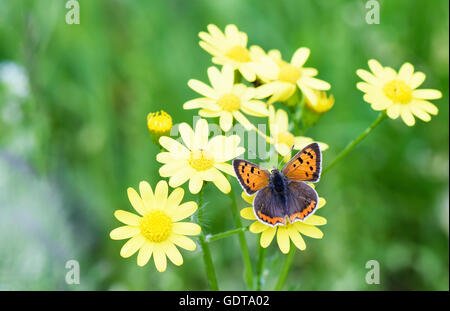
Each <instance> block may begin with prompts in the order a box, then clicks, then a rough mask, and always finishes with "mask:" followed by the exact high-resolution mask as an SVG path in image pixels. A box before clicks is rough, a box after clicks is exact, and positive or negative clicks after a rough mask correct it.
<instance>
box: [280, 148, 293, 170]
mask: <svg viewBox="0 0 450 311" xmlns="http://www.w3.org/2000/svg"><path fill="white" fill-rule="evenodd" d="M294 146H295V145H292V147H291V149H290V150H289V153H288V154H286V155H285V156H284V158H283V159H282V160H281V162H280V163H278V167H280V164H281V163H283V162H284V160H286V158H287V156H290V155H291V153H292V149H294Z"/></svg>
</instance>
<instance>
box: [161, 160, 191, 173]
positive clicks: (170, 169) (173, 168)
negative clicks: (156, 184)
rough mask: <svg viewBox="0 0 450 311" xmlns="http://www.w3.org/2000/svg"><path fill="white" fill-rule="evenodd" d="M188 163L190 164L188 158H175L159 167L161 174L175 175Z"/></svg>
mask: <svg viewBox="0 0 450 311" xmlns="http://www.w3.org/2000/svg"><path fill="white" fill-rule="evenodd" d="M187 165H189V164H188V161H187V160H184V159H177V160H173V161H172V162H170V163H167V164H164V165H163V166H161V167H160V168H159V175H161V177H170V176H173V175H175V174H176V173H178V172H179V171H180V170H181V169H182V168H183V167H186V166H187Z"/></svg>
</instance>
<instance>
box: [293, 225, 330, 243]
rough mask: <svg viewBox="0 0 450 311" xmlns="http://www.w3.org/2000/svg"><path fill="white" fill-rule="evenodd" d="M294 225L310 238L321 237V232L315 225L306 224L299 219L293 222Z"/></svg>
mask: <svg viewBox="0 0 450 311" xmlns="http://www.w3.org/2000/svg"><path fill="white" fill-rule="evenodd" d="M294 226H295V228H296V229H297V230H298V231H300V232H301V233H302V234H304V235H306V236H309V237H311V238H315V239H321V238H322V237H323V232H322V231H321V230H320V229H319V228H317V227H314V226H311V225H307V224H305V223H302V222H300V221H298V222H296V223H294Z"/></svg>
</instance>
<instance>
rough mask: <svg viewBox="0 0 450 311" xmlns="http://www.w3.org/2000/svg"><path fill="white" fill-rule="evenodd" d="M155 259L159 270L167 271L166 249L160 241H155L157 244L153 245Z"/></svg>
mask: <svg viewBox="0 0 450 311" xmlns="http://www.w3.org/2000/svg"><path fill="white" fill-rule="evenodd" d="M153 260H154V262H155V266H156V269H157V270H158V271H159V272H164V271H166V267H167V260H166V253H165V252H164V249H163V247H162V245H161V244H160V243H155V246H154V247H153Z"/></svg>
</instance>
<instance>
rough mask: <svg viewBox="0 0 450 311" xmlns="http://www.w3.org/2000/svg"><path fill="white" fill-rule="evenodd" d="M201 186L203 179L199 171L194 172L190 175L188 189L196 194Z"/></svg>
mask: <svg viewBox="0 0 450 311" xmlns="http://www.w3.org/2000/svg"><path fill="white" fill-rule="evenodd" d="M202 186H203V179H202V178H201V175H200V173H198V172H196V173H195V174H193V175H192V176H191V179H190V180H189V191H190V192H191V193H192V194H197V193H199V192H200V190H201V189H202Z"/></svg>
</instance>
